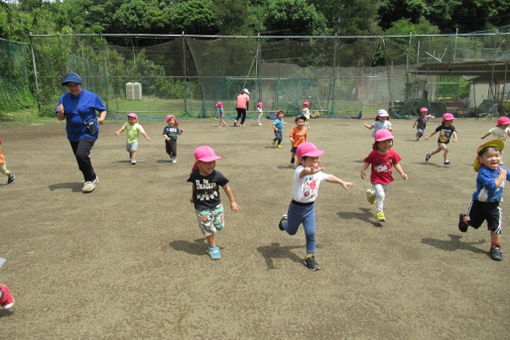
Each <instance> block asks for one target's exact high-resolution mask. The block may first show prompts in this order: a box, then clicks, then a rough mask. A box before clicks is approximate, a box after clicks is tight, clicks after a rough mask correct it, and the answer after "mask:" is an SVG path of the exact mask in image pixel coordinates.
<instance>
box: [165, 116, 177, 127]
mask: <svg viewBox="0 0 510 340" xmlns="http://www.w3.org/2000/svg"><path fill="white" fill-rule="evenodd" d="M172 118H173V119H174V120H175V125H176V126H178V125H179V122H178V121H177V118H175V116H174V115H167V116H166V119H165V120H166V122H167V123H168V122H169V121H170V119H172Z"/></svg>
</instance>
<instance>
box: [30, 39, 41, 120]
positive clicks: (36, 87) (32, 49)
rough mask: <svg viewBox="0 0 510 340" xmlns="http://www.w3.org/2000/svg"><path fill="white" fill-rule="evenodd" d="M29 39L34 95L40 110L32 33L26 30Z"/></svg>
mask: <svg viewBox="0 0 510 340" xmlns="http://www.w3.org/2000/svg"><path fill="white" fill-rule="evenodd" d="M28 34H29V35H28V37H29V39H30V53H31V54H32V68H33V69H34V82H35V97H36V99H37V110H38V111H39V112H41V101H40V100H39V81H38V80H37V64H36V62H35V52H34V44H33V41H32V33H31V32H28Z"/></svg>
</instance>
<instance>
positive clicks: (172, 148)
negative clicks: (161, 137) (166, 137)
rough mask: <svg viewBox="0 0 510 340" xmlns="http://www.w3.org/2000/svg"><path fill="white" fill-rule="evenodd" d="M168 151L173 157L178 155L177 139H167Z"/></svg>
mask: <svg viewBox="0 0 510 340" xmlns="http://www.w3.org/2000/svg"><path fill="white" fill-rule="evenodd" d="M165 148H166V153H167V154H168V155H169V156H170V157H171V158H175V157H177V141H175V140H171V141H165Z"/></svg>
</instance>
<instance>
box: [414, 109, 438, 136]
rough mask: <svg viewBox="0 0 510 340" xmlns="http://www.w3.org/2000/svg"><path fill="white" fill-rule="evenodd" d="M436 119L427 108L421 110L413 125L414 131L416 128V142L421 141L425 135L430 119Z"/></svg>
mask: <svg viewBox="0 0 510 340" xmlns="http://www.w3.org/2000/svg"><path fill="white" fill-rule="evenodd" d="M433 118H436V117H434V116H433V115H429V109H427V108H426V107H422V108H421V109H420V115H419V116H418V118H416V120H415V121H414V124H413V129H414V128H415V127H416V141H419V140H420V138H421V137H422V136H423V134H424V133H425V129H426V128H427V122H428V120H429V119H433Z"/></svg>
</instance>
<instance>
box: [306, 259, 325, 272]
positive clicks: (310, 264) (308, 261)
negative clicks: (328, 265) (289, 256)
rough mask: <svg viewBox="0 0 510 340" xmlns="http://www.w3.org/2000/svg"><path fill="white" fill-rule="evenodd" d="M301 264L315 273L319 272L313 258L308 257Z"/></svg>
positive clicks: (318, 267)
mask: <svg viewBox="0 0 510 340" xmlns="http://www.w3.org/2000/svg"><path fill="white" fill-rule="evenodd" d="M303 264H304V265H305V266H307V267H308V269H311V270H313V271H317V270H319V269H320V268H321V267H320V266H319V264H318V263H317V261H315V256H310V257H308V258H306V259H305V260H304V261H303Z"/></svg>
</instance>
